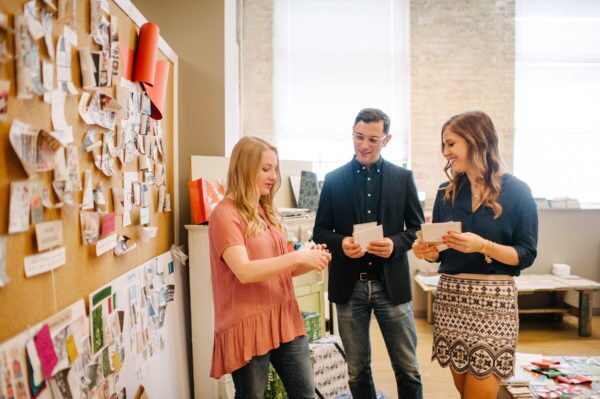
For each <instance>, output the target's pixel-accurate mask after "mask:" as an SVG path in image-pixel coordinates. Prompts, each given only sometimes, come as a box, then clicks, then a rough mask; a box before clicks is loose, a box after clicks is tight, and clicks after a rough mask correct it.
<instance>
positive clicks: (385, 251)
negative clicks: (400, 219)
mask: <svg viewBox="0 0 600 399" xmlns="http://www.w3.org/2000/svg"><path fill="white" fill-rule="evenodd" d="M367 252H368V253H370V254H373V255H375V256H379V257H380V258H385V259H387V258H389V257H390V256H392V253H394V242H393V241H392V240H391V239H390V238H388V237H385V238H384V239H383V240H381V241H371V242H370V243H369V245H368V246H367Z"/></svg>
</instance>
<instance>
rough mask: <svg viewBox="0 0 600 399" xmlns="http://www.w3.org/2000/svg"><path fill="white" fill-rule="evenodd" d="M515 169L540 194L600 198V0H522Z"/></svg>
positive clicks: (518, 4) (519, 0)
mask: <svg viewBox="0 0 600 399" xmlns="http://www.w3.org/2000/svg"><path fill="white" fill-rule="evenodd" d="M515 33H516V70H515V145H514V171H515V174H516V175H517V176H519V177H520V178H522V179H523V180H525V181H526V182H527V183H528V184H529V185H530V187H531V188H532V190H533V194H534V195H535V196H538V197H546V198H552V197H563V196H568V197H572V198H577V199H578V200H579V201H580V202H582V203H589V202H595V203H598V202H600V186H599V183H600V164H599V163H598V151H599V150H600V2H599V1H597V0H573V1H564V0H517V2H516V32H515Z"/></svg>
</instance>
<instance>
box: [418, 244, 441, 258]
mask: <svg viewBox="0 0 600 399" xmlns="http://www.w3.org/2000/svg"><path fill="white" fill-rule="evenodd" d="M412 249H413V253H414V254H415V256H416V257H417V258H418V259H425V260H428V261H431V262H435V261H437V260H438V259H439V258H440V253H439V252H438V249H437V248H436V246H435V245H429V244H427V243H424V242H420V241H415V242H414V243H413V245H412Z"/></svg>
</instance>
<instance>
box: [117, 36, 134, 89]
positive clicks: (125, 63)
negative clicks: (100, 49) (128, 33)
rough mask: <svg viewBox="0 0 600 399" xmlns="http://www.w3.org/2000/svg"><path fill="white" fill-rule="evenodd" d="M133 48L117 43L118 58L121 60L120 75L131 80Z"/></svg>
mask: <svg viewBox="0 0 600 399" xmlns="http://www.w3.org/2000/svg"><path fill="white" fill-rule="evenodd" d="M133 57H134V56H133V50H132V49H131V48H129V47H127V46H126V45H124V44H122V43H119V59H120V61H121V77H123V78H124V79H127V80H129V81H131V80H133V60H134V58H133Z"/></svg>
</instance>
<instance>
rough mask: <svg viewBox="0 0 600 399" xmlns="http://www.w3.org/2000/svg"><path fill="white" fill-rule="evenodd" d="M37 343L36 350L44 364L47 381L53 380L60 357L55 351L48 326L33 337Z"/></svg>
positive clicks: (45, 325)
mask: <svg viewBox="0 0 600 399" xmlns="http://www.w3.org/2000/svg"><path fill="white" fill-rule="evenodd" d="M33 340H34V342H35V348H36V349H37V353H38V356H39V358H40V362H41V364H42V370H43V371H44V376H45V377H46V380H50V378H52V370H53V369H54V366H56V364H57V363H58V357H57V356H56V351H55V350H54V344H53V343H52V337H51V336H50V327H48V324H44V326H43V327H42V329H41V330H40V331H39V332H38V333H37V334H36V335H35V337H33Z"/></svg>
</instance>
